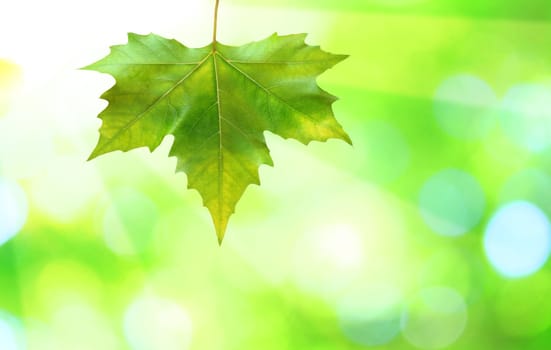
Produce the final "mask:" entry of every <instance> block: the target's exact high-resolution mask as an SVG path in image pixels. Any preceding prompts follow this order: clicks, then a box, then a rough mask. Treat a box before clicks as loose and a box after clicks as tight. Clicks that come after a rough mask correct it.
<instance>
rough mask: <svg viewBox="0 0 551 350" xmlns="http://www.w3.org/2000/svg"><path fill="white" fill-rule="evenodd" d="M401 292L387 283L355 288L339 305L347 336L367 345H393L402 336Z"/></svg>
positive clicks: (340, 318) (338, 313)
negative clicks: (391, 342)
mask: <svg viewBox="0 0 551 350" xmlns="http://www.w3.org/2000/svg"><path fill="white" fill-rule="evenodd" d="M402 308H403V305H402V295H401V292H400V290H398V289H397V288H396V287H393V286H391V285H389V284H385V283H369V284H368V285H366V286H365V287H363V288H354V289H352V290H350V291H349V292H348V293H346V294H344V295H343V297H342V298H340V299H339V300H338V302H337V315H338V318H339V324H340V326H341V329H342V332H343V333H344V335H345V336H346V337H347V338H348V339H349V340H351V341H352V342H354V343H356V344H360V345H365V346H380V345H384V344H387V343H389V342H390V341H392V340H393V339H394V338H395V337H396V336H397V335H398V334H399V333H400V320H401V314H402V311H403V310H402Z"/></svg>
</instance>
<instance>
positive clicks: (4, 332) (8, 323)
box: [0, 311, 25, 350]
mask: <svg viewBox="0 0 551 350" xmlns="http://www.w3.org/2000/svg"><path fill="white" fill-rule="evenodd" d="M22 332H23V329H22V326H21V323H20V322H19V321H18V320H17V319H16V318H15V317H13V316H12V315H10V314H8V313H6V312H4V311H0V349H2V350H23V349H24V348H25V347H24V341H23V334H22Z"/></svg>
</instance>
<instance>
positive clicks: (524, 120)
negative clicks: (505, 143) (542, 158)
mask: <svg viewBox="0 0 551 350" xmlns="http://www.w3.org/2000/svg"><path fill="white" fill-rule="evenodd" d="M502 109H503V112H502V116H501V125H502V128H503V130H504V132H505V133H506V134H507V136H508V137H509V138H510V139H511V140H512V141H513V142H515V143H516V144H518V145H520V146H521V147H523V148H525V149H527V150H529V151H532V152H540V151H543V150H544V149H545V148H547V147H548V146H549V145H550V144H551V89H549V88H548V87H546V86H543V85H537V84H524V85H517V86H514V87H512V88H511V89H509V91H508V92H507V93H506V95H505V97H504V99H503V108H502Z"/></svg>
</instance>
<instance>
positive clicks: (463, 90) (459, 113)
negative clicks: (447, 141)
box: [434, 74, 498, 140]
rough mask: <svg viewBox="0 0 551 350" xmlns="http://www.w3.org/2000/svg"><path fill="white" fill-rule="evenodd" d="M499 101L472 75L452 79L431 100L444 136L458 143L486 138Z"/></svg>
mask: <svg viewBox="0 0 551 350" xmlns="http://www.w3.org/2000/svg"><path fill="white" fill-rule="evenodd" d="M497 105H498V99H497V96H496V94H495V93H494V91H493V90H492V88H491V87H490V86H489V85H488V84H487V83H486V82H485V81H483V80H481V79H480V78H477V77H475V76H472V75H467V74H460V75H454V76H451V77H449V78H447V79H446V80H444V81H443V82H442V84H441V85H440V86H439V87H438V89H437V90H436V94H435V96H434V115H435V117H436V120H437V122H438V125H439V126H440V128H441V129H442V130H444V131H445V132H446V133H447V134H449V135H451V136H454V137H456V138H459V139H466V140H476V139H481V138H483V137H485V136H486V135H487V134H488V132H489V131H490V129H491V127H492V126H493V125H494V123H495V122H496V120H497V108H496V107H497Z"/></svg>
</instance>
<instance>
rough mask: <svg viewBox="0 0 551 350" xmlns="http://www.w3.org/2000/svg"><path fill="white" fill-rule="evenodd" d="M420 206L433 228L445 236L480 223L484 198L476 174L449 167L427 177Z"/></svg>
mask: <svg viewBox="0 0 551 350" xmlns="http://www.w3.org/2000/svg"><path fill="white" fill-rule="evenodd" d="M419 207H420V210H421V215H422V217H423V219H424V220H425V222H426V223H427V225H428V226H429V227H430V228H431V229H432V230H434V231H435V232H437V233H439V234H442V235H444V236H459V235H462V234H464V233H466V232H467V231H469V230H471V229H472V228H473V227H475V226H476V225H477V224H478V222H479V221H480V219H481V218H482V215H483V213H484V207H485V200H484V194H483V192H482V188H481V187H480V185H479V184H478V182H477V181H476V179H475V178H473V177H472V176H471V175H469V174H467V173H465V172H463V171H460V170H455V169H448V170H444V171H441V172H439V173H437V174H436V175H434V176H433V177H431V178H430V179H429V180H427V182H426V183H425V184H424V186H423V188H422V189H421V193H420V195H419Z"/></svg>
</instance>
